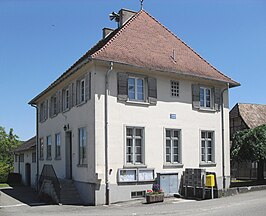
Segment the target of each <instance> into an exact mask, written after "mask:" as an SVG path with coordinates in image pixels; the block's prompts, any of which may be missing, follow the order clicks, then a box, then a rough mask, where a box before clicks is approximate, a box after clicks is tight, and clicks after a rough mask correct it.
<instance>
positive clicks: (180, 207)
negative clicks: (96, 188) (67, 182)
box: [0, 190, 266, 216]
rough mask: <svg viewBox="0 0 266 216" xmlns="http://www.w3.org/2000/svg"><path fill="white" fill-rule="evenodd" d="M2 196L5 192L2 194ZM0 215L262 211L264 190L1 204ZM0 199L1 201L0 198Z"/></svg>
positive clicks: (254, 214) (265, 198)
mask: <svg viewBox="0 0 266 216" xmlns="http://www.w3.org/2000/svg"><path fill="white" fill-rule="evenodd" d="M4 196H5V195H4ZM4 196H3V194H2V195H1V198H0V216H22V215H27V216H38V215H41V216H46V215H47V216H60V215H64V216H85V215H94V216H97V215H115V216H119V215H125V216H126V215H131V216H136V215H153V216H155V215H196V216H198V215H215V216H216V215H218V216H219V215H223V216H224V215H226V216H230V215H232V216H238V215H241V216H245V215H247V216H257V215H266V190H262V191H256V192H249V193H245V194H240V195H236V196H231V197H225V198H220V199H214V200H204V201H191V200H182V199H175V198H167V199H166V200H165V202H163V203H157V204H143V203H142V202H143V201H140V200H138V201H132V202H126V203H121V204H113V205H110V206H97V207H93V206H58V205H39V206H38V205H37V206H29V205H25V204H24V205H23V204H21V205H19V204H18V203H16V204H15V205H6V206H4V205H1V202H2V203H3V199H5V197H4ZM1 199H2V201H1Z"/></svg>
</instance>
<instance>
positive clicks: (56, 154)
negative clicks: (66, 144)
mask: <svg viewBox="0 0 266 216" xmlns="http://www.w3.org/2000/svg"><path fill="white" fill-rule="evenodd" d="M58 141H59V143H58ZM54 143H55V159H56V160H60V159H61V133H56V134H55V142H54ZM58 144H59V145H58ZM58 147H59V148H58ZM58 153H59V154H58Z"/></svg>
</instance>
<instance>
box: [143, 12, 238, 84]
mask: <svg viewBox="0 0 266 216" xmlns="http://www.w3.org/2000/svg"><path fill="white" fill-rule="evenodd" d="M143 11H144V12H145V13H146V14H147V15H148V16H150V17H151V18H152V19H153V20H154V21H155V22H157V23H158V24H159V25H160V26H162V27H163V28H164V29H165V30H167V31H168V32H169V33H170V34H172V35H173V36H174V37H175V38H176V39H178V40H179V41H180V42H181V43H183V44H184V45H185V46H187V47H188V48H189V49H190V50H191V51H192V52H193V53H195V54H196V55H197V56H198V57H199V58H200V59H202V60H203V61H205V62H206V63H207V64H208V65H209V66H211V67H212V68H213V69H214V70H216V71H217V72H218V73H220V74H221V75H222V76H225V77H226V78H228V79H230V80H232V79H231V78H230V77H229V76H226V75H225V74H223V73H222V72H221V71H219V70H218V69H217V68H215V67H214V66H213V65H212V64H210V63H209V62H208V61H207V60H205V59H204V58H203V57H202V56H201V55H200V54H198V53H197V52H196V51H195V50H193V49H192V48H191V47H190V46H189V45H188V44H187V43H185V42H184V41H182V40H181V39H180V38H179V37H178V36H177V35H175V34H174V33H173V32H172V31H171V30H169V29H168V28H167V27H166V26H164V25H163V24H161V23H160V22H159V21H158V20H157V19H156V18H154V17H153V16H152V15H150V14H149V13H148V12H147V11H145V10H143ZM232 81H233V80H232Z"/></svg>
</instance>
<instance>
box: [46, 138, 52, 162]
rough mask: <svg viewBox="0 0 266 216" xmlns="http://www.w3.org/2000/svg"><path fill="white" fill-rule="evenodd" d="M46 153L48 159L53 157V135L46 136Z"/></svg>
mask: <svg viewBox="0 0 266 216" xmlns="http://www.w3.org/2000/svg"><path fill="white" fill-rule="evenodd" d="M46 150H47V152H46V155H47V159H51V157H52V137H51V136H48V137H47V138H46Z"/></svg>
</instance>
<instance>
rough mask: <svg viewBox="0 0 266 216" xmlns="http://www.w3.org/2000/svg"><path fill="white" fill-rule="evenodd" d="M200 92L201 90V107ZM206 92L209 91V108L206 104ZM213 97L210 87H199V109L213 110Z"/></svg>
mask: <svg viewBox="0 0 266 216" xmlns="http://www.w3.org/2000/svg"><path fill="white" fill-rule="evenodd" d="M201 90H203V92H204V93H203V105H202V104H201V102H202V101H201V95H202V94H201ZM207 90H208V91H209V93H210V95H209V97H210V100H209V103H210V106H207V102H208V100H207V93H206V92H207ZM212 97H213V95H212V88H210V87H206V86H200V87H199V104H200V108H201V109H213V98H212Z"/></svg>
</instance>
